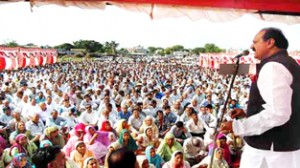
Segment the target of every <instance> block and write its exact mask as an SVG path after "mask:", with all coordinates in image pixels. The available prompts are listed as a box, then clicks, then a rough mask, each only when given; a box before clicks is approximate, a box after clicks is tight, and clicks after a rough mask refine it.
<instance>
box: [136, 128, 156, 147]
mask: <svg viewBox="0 0 300 168" xmlns="http://www.w3.org/2000/svg"><path fill="white" fill-rule="evenodd" d="M137 143H138V146H139V148H140V149H141V150H142V151H144V150H145V149H146V147H147V146H155V147H158V143H159V141H158V139H156V138H154V136H153V131H152V127H147V128H145V130H144V133H143V134H140V135H139V136H138V138H137Z"/></svg>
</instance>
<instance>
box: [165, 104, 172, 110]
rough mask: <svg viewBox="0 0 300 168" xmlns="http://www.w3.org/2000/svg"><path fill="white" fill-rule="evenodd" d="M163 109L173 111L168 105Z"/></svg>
mask: <svg viewBox="0 0 300 168" xmlns="http://www.w3.org/2000/svg"><path fill="white" fill-rule="evenodd" d="M163 109H164V110H169V109H171V107H170V106H169V105H168V106H165V107H164V108H163Z"/></svg>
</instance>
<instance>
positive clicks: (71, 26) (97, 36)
mask: <svg viewBox="0 0 300 168" xmlns="http://www.w3.org/2000/svg"><path fill="white" fill-rule="evenodd" d="M0 21H1V26H0V43H5V42H6V41H9V40H15V41H17V42H18V43H19V44H27V43H34V44H38V45H50V46H54V45H59V44H62V43H65V42H69V43H72V42H73V41H77V40H80V39H84V40H96V41H98V42H101V43H103V42H105V41H111V40H114V41H116V42H118V43H120V47H134V46H137V45H142V46H145V47H148V46H157V47H158V46H159V47H169V46H173V45H176V44H180V45H183V46H185V47H186V48H193V47H201V46H203V45H204V44H205V43H215V44H216V45H218V46H220V47H222V48H227V49H228V48H239V49H246V48H249V46H250V45H251V42H252V39H253V37H254V35H255V34H256V33H257V32H258V31H259V30H260V29H261V28H264V27H269V26H275V27H279V28H281V29H282V30H283V31H284V33H285V34H286V36H287V38H288V40H289V42H290V49H291V50H292V49H293V50H294V49H297V50H300V45H299V44H300V24H297V25H285V24H280V23H270V22H264V21H260V20H257V19H255V18H252V17H251V16H247V15H246V16H244V17H242V18H240V19H238V20H235V21H232V22H225V23H212V22H209V21H206V20H199V21H192V20H189V19H188V18H186V17H182V18H164V19H159V20H151V19H150V18H149V16H148V15H146V14H144V13H136V12H131V11H126V10H123V9H120V8H117V7H114V6H108V7H107V8H106V9H105V10H88V9H79V8H77V7H69V8H66V7H59V6H55V5H48V6H43V7H39V8H34V9H33V12H31V11H30V7H29V4H28V3H24V2H22V3H9V4H4V5H0Z"/></svg>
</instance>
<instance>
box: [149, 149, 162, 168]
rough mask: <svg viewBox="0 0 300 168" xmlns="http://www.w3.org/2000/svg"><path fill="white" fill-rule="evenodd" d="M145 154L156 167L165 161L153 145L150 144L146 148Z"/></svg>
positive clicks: (159, 166)
mask: <svg viewBox="0 0 300 168" xmlns="http://www.w3.org/2000/svg"><path fill="white" fill-rule="evenodd" d="M145 155H146V158H147V159H148V161H149V163H150V164H153V165H154V166H155V167H156V168H161V167H162V164H163V162H164V161H163V160H162V158H161V157H160V156H159V155H158V154H156V153H155V148H154V147H153V146H148V147H147V148H146V151H145Z"/></svg>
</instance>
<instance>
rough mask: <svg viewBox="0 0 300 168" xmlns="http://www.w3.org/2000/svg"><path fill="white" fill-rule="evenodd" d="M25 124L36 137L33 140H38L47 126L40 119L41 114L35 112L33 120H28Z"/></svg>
mask: <svg viewBox="0 0 300 168" xmlns="http://www.w3.org/2000/svg"><path fill="white" fill-rule="evenodd" d="M25 125H26V129H27V130H29V131H30V134H31V136H32V137H34V138H33V139H32V140H31V141H33V142H38V141H39V139H40V137H41V135H43V133H44V131H45V126H44V124H43V122H42V121H41V120H40V116H39V114H37V113H35V114H33V115H32V117H31V120H29V121H27V122H26V124H25Z"/></svg>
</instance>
